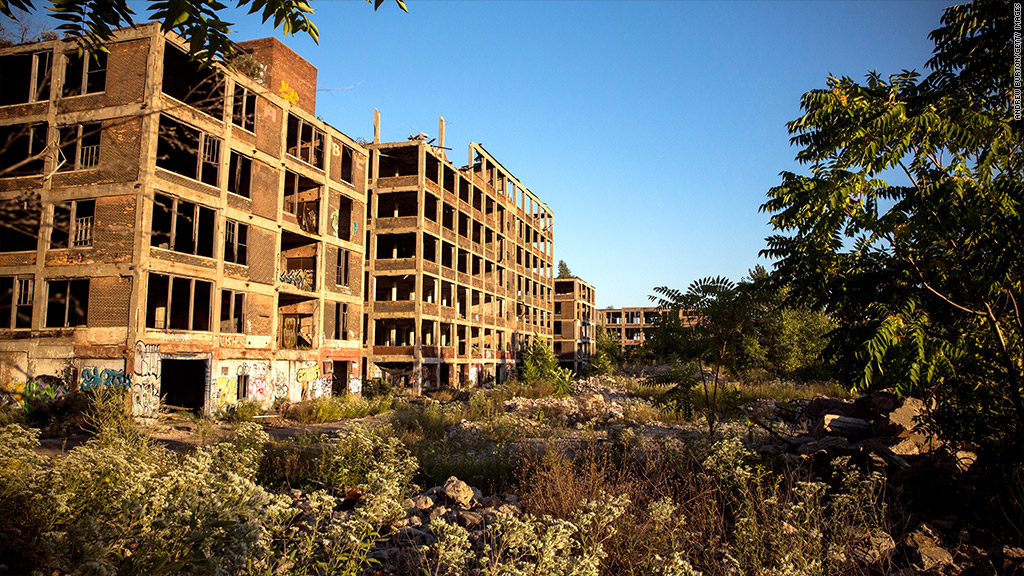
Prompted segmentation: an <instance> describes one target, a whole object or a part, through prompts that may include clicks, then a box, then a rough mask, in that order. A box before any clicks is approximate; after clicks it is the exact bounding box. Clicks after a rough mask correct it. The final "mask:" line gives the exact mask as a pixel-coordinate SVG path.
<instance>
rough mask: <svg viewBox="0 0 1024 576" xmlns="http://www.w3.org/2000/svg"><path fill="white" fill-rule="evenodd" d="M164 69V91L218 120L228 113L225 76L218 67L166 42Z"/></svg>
mask: <svg viewBox="0 0 1024 576" xmlns="http://www.w3.org/2000/svg"><path fill="white" fill-rule="evenodd" d="M163 72H164V76H163V87H162V90H163V93H164V94H167V95H168V96H171V97H173V98H175V99H177V100H180V101H182V102H184V103H185V104H189V105H190V106H194V107H195V108H196V109H198V110H200V111H201V112H204V113H206V114H209V115H210V116H213V117H214V118H217V119H218V120H219V119H222V118H223V117H224V78H223V77H222V76H221V75H220V74H219V73H218V72H217V71H216V70H215V69H214V68H212V67H210V66H205V67H204V66H203V65H202V64H201V63H200V62H198V61H195V60H192V59H191V58H190V57H189V55H188V54H186V53H185V52H183V51H182V50H179V49H178V48H177V47H176V46H174V45H173V44H171V43H170V42H165V43H164V68H163Z"/></svg>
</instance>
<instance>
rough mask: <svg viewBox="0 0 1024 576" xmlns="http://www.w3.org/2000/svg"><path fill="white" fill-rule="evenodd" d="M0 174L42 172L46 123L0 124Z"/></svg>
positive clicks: (16, 174) (28, 174) (34, 173)
mask: <svg viewBox="0 0 1024 576" xmlns="http://www.w3.org/2000/svg"><path fill="white" fill-rule="evenodd" d="M0 143H2V144H3V145H2V146H0V176H4V177H7V176H32V175H36V174H42V172H43V159H44V153H45V151H46V124H44V123H38V124H13V125H10V126H0Z"/></svg>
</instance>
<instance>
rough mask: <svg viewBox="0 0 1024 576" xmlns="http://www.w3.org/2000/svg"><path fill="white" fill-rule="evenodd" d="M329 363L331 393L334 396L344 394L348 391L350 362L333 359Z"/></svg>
mask: <svg viewBox="0 0 1024 576" xmlns="http://www.w3.org/2000/svg"><path fill="white" fill-rule="evenodd" d="M331 364H332V373H331V394H332V395H334V396H344V395H345V394H347V393H348V374H349V371H350V370H351V369H352V363H351V362H348V361H344V362H343V361H341V360H334V361H332V362H331Z"/></svg>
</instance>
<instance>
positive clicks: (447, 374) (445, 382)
mask: <svg viewBox="0 0 1024 576" xmlns="http://www.w3.org/2000/svg"><path fill="white" fill-rule="evenodd" d="M439 368H440V372H441V374H440V375H439V376H438V378H437V387H438V388H448V387H451V385H452V382H451V378H452V367H451V366H450V365H448V364H441V365H440V366H439Z"/></svg>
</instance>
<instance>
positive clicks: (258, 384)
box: [249, 378, 274, 402]
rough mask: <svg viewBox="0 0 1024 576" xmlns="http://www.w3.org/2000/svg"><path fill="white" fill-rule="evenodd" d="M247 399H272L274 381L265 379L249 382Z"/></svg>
mask: <svg viewBox="0 0 1024 576" xmlns="http://www.w3.org/2000/svg"><path fill="white" fill-rule="evenodd" d="M249 397H250V398H255V399H256V400H260V401H263V402H265V401H267V400H273V399H274V381H273V380H268V379H266V378H253V379H251V380H249Z"/></svg>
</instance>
